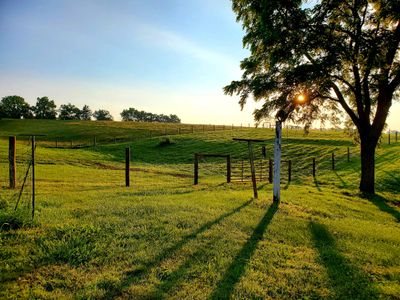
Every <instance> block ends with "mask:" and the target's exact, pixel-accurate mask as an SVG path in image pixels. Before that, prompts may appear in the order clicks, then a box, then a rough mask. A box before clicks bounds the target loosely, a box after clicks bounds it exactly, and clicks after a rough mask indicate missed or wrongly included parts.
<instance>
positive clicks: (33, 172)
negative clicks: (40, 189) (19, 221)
mask: <svg viewBox="0 0 400 300" xmlns="http://www.w3.org/2000/svg"><path fill="white" fill-rule="evenodd" d="M35 150H36V145H35V136H34V135H32V158H31V159H32V162H31V163H32V220H33V218H34V217H35Z"/></svg>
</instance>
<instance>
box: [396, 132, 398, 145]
mask: <svg viewBox="0 0 400 300" xmlns="http://www.w3.org/2000/svg"><path fill="white" fill-rule="evenodd" d="M397 133H398V132H397V131H396V143H397Z"/></svg>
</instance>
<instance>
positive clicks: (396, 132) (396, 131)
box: [396, 131, 397, 143]
mask: <svg viewBox="0 0 400 300" xmlns="http://www.w3.org/2000/svg"><path fill="white" fill-rule="evenodd" d="M396 143H397V131H396Z"/></svg>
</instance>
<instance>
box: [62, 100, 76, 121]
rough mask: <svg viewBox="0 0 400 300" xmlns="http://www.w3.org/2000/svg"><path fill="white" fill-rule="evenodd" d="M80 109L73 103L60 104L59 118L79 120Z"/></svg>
mask: <svg viewBox="0 0 400 300" xmlns="http://www.w3.org/2000/svg"><path fill="white" fill-rule="evenodd" d="M80 116H81V110H80V109H79V108H78V107H76V106H75V105H73V104H71V103H68V104H62V105H61V106H60V113H59V115H58V117H59V119H60V120H80Z"/></svg>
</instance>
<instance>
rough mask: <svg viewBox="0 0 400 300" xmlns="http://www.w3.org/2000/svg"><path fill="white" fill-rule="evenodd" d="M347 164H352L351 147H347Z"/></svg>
mask: <svg viewBox="0 0 400 300" xmlns="http://www.w3.org/2000/svg"><path fill="white" fill-rule="evenodd" d="M347 162H350V147H347Z"/></svg>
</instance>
